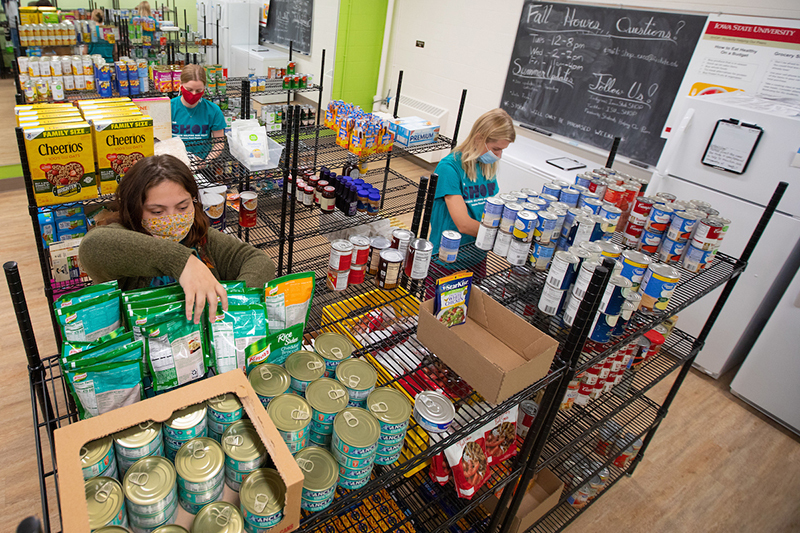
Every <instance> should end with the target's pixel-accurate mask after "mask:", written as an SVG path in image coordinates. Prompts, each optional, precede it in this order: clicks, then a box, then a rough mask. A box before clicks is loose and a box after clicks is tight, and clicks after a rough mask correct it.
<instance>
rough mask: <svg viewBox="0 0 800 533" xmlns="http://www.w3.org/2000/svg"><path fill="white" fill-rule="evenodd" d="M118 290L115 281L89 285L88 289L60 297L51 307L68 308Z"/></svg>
mask: <svg viewBox="0 0 800 533" xmlns="http://www.w3.org/2000/svg"><path fill="white" fill-rule="evenodd" d="M118 288H119V284H118V283H117V280H113V281H107V282H105V283H98V284H97V285H89V286H88V287H84V288H83V289H80V290H77V291H74V292H71V293H69V294H65V295H64V296H61V297H60V298H59V299H58V300H56V301H55V302H53V306H54V307H55V308H56V309H60V308H62V307H69V306H70V305H73V304H77V303H80V302H84V301H86V300H90V299H92V298H94V297H96V296H100V295H102V294H108V293H111V292H114V291H115V290H117V289H118Z"/></svg>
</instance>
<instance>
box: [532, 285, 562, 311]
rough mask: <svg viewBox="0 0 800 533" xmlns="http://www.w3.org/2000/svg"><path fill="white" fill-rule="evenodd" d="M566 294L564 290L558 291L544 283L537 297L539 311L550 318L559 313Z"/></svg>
mask: <svg viewBox="0 0 800 533" xmlns="http://www.w3.org/2000/svg"><path fill="white" fill-rule="evenodd" d="M566 292H567V291H566V290H564V289H558V288H556V287H553V286H552V285H550V284H549V283H545V284H544V287H543V288H542V295H541V296H540V297H539V304H538V308H539V311H541V312H542V313H544V314H546V315H550V316H554V315H556V314H557V313H558V312H559V311H561V308H562V306H563V304H564V295H565V293H566Z"/></svg>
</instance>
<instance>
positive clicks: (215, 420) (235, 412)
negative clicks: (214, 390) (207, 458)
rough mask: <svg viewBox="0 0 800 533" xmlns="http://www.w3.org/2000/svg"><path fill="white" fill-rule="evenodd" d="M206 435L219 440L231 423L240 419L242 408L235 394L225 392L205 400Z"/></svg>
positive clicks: (242, 412)
mask: <svg viewBox="0 0 800 533" xmlns="http://www.w3.org/2000/svg"><path fill="white" fill-rule="evenodd" d="M206 413H207V414H206V418H207V419H208V420H207V421H206V423H207V425H208V432H207V435H208V436H209V437H210V438H212V439H214V440H215V441H217V442H219V441H220V438H222V434H223V433H225V430H226V429H228V428H229V427H230V426H231V424H233V423H234V422H238V421H239V420H241V419H242V415H243V414H244V410H243V409H242V403H241V402H240V401H239V398H237V397H236V395H235V394H230V393H226V394H223V395H221V396H217V397H216V398H211V399H210V400H208V401H207V402H206Z"/></svg>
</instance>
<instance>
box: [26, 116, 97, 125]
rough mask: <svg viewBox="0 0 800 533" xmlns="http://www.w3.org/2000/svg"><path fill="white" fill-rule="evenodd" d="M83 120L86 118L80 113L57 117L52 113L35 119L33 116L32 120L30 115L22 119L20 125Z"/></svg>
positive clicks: (67, 122)
mask: <svg viewBox="0 0 800 533" xmlns="http://www.w3.org/2000/svg"><path fill="white" fill-rule="evenodd" d="M83 121H84V120H83V119H82V118H81V117H80V115H77V116H74V117H72V116H69V117H61V116H59V117H56V118H51V117H50V115H45V116H44V117H42V118H38V119H33V118H32V117H31V118H30V120H28V117H26V118H25V120H20V122H19V125H20V126H22V127H23V128H33V127H35V126H50V125H52V124H69V123H75V122H83Z"/></svg>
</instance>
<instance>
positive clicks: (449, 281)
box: [433, 270, 472, 328]
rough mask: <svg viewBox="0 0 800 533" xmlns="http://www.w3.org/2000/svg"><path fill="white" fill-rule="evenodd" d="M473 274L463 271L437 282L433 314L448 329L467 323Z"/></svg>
mask: <svg viewBox="0 0 800 533" xmlns="http://www.w3.org/2000/svg"><path fill="white" fill-rule="evenodd" d="M471 289H472V272H467V271H466V270H462V271H461V272H456V273H455V274H451V275H449V276H445V277H443V278H439V279H437V280H436V295H435V296H434V300H433V314H434V316H435V317H436V318H438V319H439V321H440V322H441V323H443V324H444V325H445V326H447V327H448V328H451V327H453V326H458V325H460V324H463V323H464V322H466V321H467V306H468V305H469V293H470V290H471Z"/></svg>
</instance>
